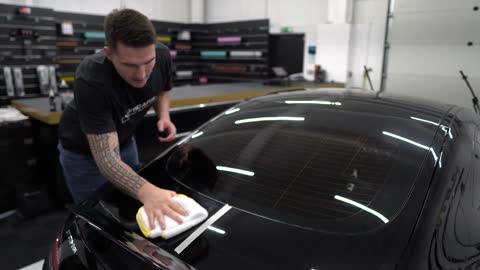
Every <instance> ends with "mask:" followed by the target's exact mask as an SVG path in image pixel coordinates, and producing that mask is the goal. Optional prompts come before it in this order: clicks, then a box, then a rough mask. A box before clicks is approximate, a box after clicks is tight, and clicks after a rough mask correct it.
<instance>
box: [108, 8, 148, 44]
mask: <svg viewBox="0 0 480 270" xmlns="http://www.w3.org/2000/svg"><path fill="white" fill-rule="evenodd" d="M103 27H104V31H105V38H106V40H107V46H109V47H110V48H112V49H116V47H117V43H118V42H121V43H123V44H124V45H126V46H130V47H135V48H140V47H145V46H148V45H151V44H155V43H156V37H157V34H156V32H155V27H153V24H152V22H151V21H150V20H149V19H148V18H147V16H145V15H143V14H142V13H140V12H138V11H136V10H133V9H114V10H112V11H111V12H110V13H109V14H108V15H107V17H105V21H104V24H103Z"/></svg>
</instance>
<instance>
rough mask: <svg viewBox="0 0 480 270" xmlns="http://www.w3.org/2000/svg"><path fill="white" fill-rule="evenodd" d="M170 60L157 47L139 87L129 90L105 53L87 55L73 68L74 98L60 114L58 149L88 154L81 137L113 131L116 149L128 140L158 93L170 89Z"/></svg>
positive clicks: (165, 48) (160, 47) (168, 55)
mask: <svg viewBox="0 0 480 270" xmlns="http://www.w3.org/2000/svg"><path fill="white" fill-rule="evenodd" d="M171 67H172V59H171V57H170V51H169V49H168V48H167V47H166V46H164V45H161V44H159V45H157V50H156V62H155V66H154V68H153V70H152V73H151V74H150V77H149V79H148V82H147V83H146V85H145V86H144V87H143V88H133V87H132V86H130V85H129V84H128V83H127V82H126V81H125V80H123V79H122V78H121V77H120V75H119V74H118V72H117V71H116V69H115V67H114V66H113V64H112V62H111V61H110V60H108V58H107V57H106V56H105V54H104V53H103V51H102V52H98V53H96V54H94V55H91V56H87V57H85V59H84V60H83V61H82V62H81V63H80V65H79V66H78V67H77V71H76V73H75V83H74V88H73V91H74V99H73V100H72V101H71V102H70V103H69V104H68V106H67V107H66V109H65V111H64V112H63V115H62V118H61V120H60V126H59V131H58V133H59V138H60V142H61V144H62V146H63V147H64V148H65V149H67V150H69V151H73V152H76V153H80V154H85V155H91V152H90V147H89V145H88V141H87V137H86V136H85V134H102V133H108V132H114V131H116V132H117V134H118V139H119V142H120V146H122V145H124V144H125V143H126V142H128V141H129V140H130V138H131V137H132V135H133V133H134V131H135V128H136V127H137V124H138V123H139V122H140V121H141V120H142V119H143V117H144V116H145V114H146V112H147V111H148V109H149V108H150V107H151V106H152V105H153V103H154V102H155V100H156V98H157V97H158V95H159V94H161V92H162V91H169V90H170V89H171V88H172V81H171V80H172V78H171V73H172V72H171Z"/></svg>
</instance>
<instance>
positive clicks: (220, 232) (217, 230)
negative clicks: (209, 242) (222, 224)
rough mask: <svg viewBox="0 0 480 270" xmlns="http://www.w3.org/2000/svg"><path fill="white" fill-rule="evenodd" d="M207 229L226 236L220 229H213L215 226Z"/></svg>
mask: <svg viewBox="0 0 480 270" xmlns="http://www.w3.org/2000/svg"><path fill="white" fill-rule="evenodd" d="M207 229H209V230H211V231H214V232H216V233H219V234H225V231H224V230H220V229H219V228H215V227H213V226H208V228H207Z"/></svg>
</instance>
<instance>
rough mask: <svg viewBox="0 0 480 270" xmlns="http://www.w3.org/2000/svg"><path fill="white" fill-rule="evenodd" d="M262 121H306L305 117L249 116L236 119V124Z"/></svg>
mask: <svg viewBox="0 0 480 270" xmlns="http://www.w3.org/2000/svg"><path fill="white" fill-rule="evenodd" d="M262 121H305V118H304V117H259V118H248V119H242V120H237V121H235V124H237V125H238V124H244V123H251V122H262Z"/></svg>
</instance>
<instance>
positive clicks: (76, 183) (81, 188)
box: [58, 138, 141, 204]
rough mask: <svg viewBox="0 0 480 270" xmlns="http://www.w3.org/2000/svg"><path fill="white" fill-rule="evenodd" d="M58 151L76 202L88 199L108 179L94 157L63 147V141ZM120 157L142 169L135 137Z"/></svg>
mask: <svg viewBox="0 0 480 270" xmlns="http://www.w3.org/2000/svg"><path fill="white" fill-rule="evenodd" d="M58 151H59V153H60V155H59V159H60V164H61V165H62V169H63V174H64V176H65V182H66V184H67V187H68V189H69V191H70V194H71V195H72V198H73V201H74V203H75V204H78V203H80V202H82V201H84V200H86V199H88V198H89V197H90V196H91V195H92V194H93V193H95V191H97V190H98V189H99V188H100V187H101V186H102V185H103V184H105V183H106V182H107V181H108V180H107V179H106V178H105V177H104V176H103V175H102V174H101V173H100V170H99V169H98V167H97V164H96V163H95V160H94V159H93V157H91V156H86V155H82V154H77V153H74V152H71V151H68V150H66V149H64V148H63V147H62V144H61V143H59V144H58ZM120 157H121V159H122V161H123V162H125V163H126V164H128V165H129V166H130V167H131V168H132V169H133V170H138V169H140V167H141V164H140V161H139V159H138V150H137V144H136V143H135V139H134V138H132V140H131V141H130V142H128V143H126V144H125V146H123V147H122V148H121V149H120Z"/></svg>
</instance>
